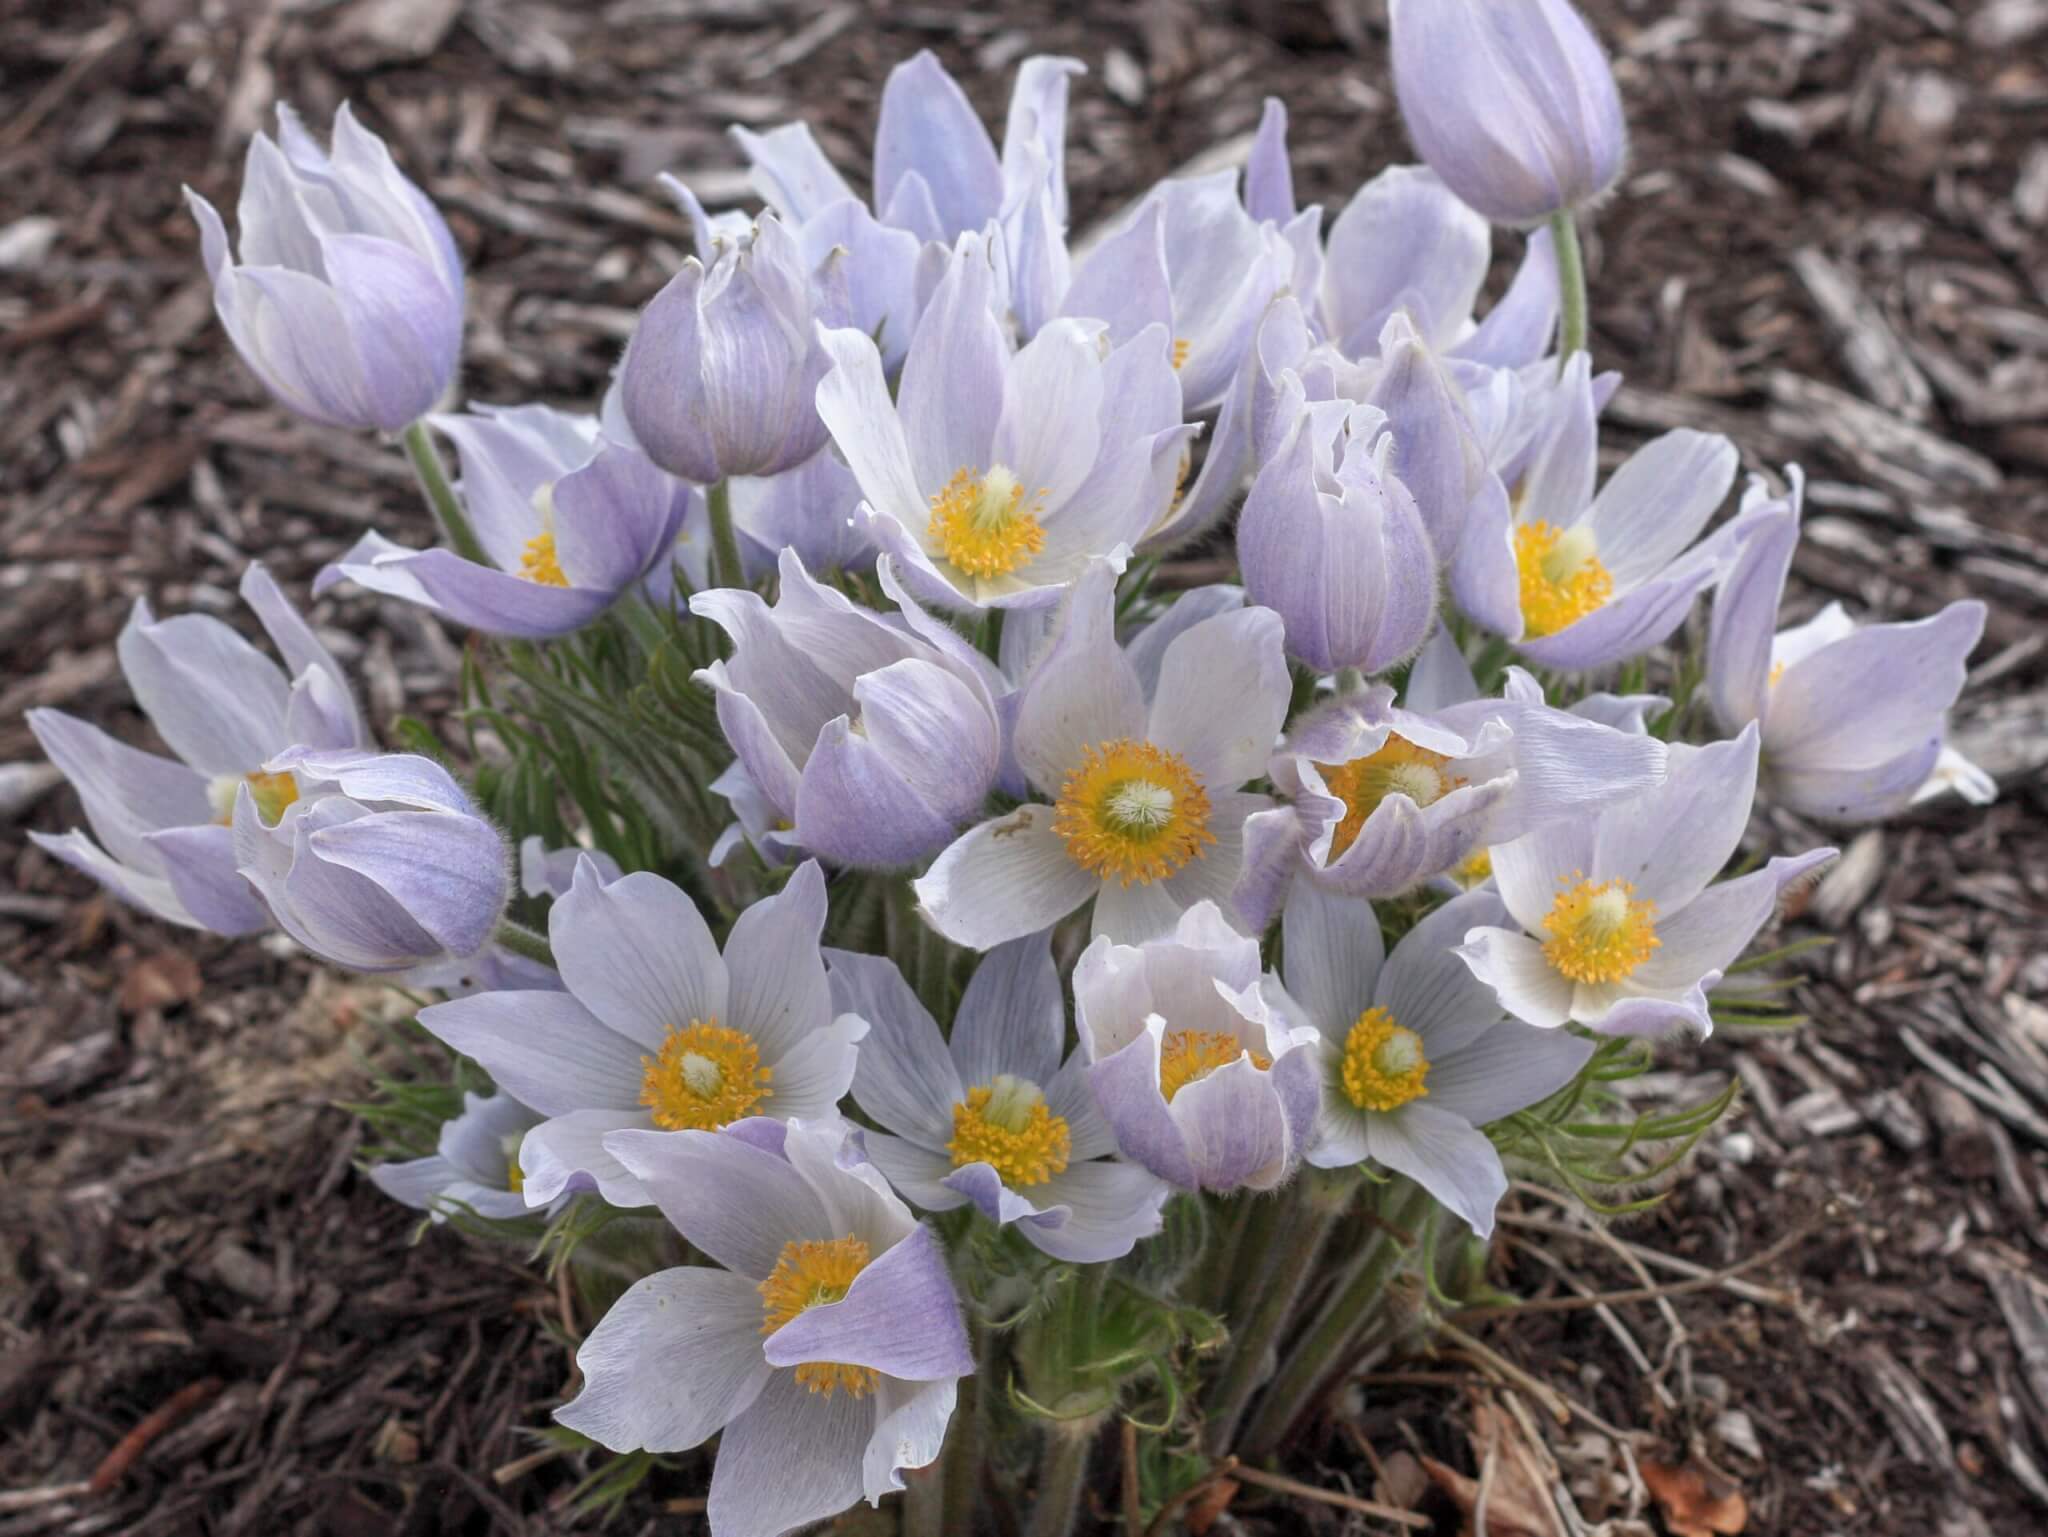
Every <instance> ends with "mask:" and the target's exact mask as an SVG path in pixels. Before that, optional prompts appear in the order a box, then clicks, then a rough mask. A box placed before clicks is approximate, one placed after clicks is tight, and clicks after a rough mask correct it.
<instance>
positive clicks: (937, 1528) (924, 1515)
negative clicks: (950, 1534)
mask: <svg viewBox="0 0 2048 1537" xmlns="http://www.w3.org/2000/svg"><path fill="white" fill-rule="evenodd" d="M951 1461H952V1459H951V1458H949V1457H945V1456H944V1455H943V1454H942V1455H941V1457H940V1459H939V1460H938V1461H936V1462H934V1463H932V1464H931V1465H930V1466H929V1467H923V1468H905V1469H904V1470H903V1520H902V1522H901V1525H900V1531H901V1533H902V1537H945V1534H946V1532H947V1530H948V1528H947V1526H946V1488H947V1485H948V1483H949V1482H950V1480H951V1479H952V1478H953V1477H954V1476H956V1475H957V1474H959V1473H960V1472H962V1471H963V1470H962V1469H960V1468H957V1467H953V1466H951V1465H950V1464H951Z"/></svg>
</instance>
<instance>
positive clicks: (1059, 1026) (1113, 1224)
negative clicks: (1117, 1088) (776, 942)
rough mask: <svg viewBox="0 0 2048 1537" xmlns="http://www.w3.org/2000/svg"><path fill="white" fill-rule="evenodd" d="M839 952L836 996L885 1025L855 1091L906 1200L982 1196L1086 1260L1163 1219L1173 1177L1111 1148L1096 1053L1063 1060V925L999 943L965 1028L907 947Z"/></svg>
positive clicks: (865, 1057)
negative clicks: (901, 965)
mask: <svg viewBox="0 0 2048 1537" xmlns="http://www.w3.org/2000/svg"><path fill="white" fill-rule="evenodd" d="M825 954H826V960H827V962H828V963H829V966H830V971H831V978H832V1001H833V1004H834V1006H835V1007H837V1008H839V1009H840V1010H842V1011H843V1012H845V1013H849V1014H857V1015H859V1016H860V1017H861V1018H862V1019H865V1020H867V1021H868V1022H869V1025H870V1027H871V1029H870V1033H869V1035H868V1037H867V1039H866V1040H865V1041H864V1042H863V1043H862V1044H861V1049H860V1062H859V1065H858V1066H857V1067H856V1069H855V1071H854V1075H853V1097H854V1101H855V1102H856V1103H857V1104H858V1105H859V1106H860V1107H861V1109H862V1110H864V1111H865V1112H867V1114H868V1115H869V1116H870V1117H871V1118H872V1119H874V1120H875V1121H876V1122H877V1123H878V1124H880V1125H882V1126H886V1127H887V1128H888V1129H889V1132H890V1133H892V1134H893V1135H884V1134H882V1133H878V1132H869V1133H868V1134H867V1139H866V1140H867V1150H868V1157H869V1158H871V1159H873V1160H874V1163H875V1166H876V1167H877V1168H879V1169H880V1170H881V1171H882V1172H883V1173H884V1174H886V1175H887V1176H888V1177H889V1183H890V1184H892V1185H894V1186H895V1187H896V1189H897V1190H898V1191H899V1192H900V1193H901V1194H902V1195H903V1196H904V1197H905V1198H906V1199H908V1200H909V1201H911V1202H913V1203H914V1204H916V1205H918V1206H921V1207H923V1208H924V1209H925V1210H926V1211H950V1210H952V1209H953V1208H955V1207H958V1206H965V1205H967V1204H969V1203H970V1202H971V1203H972V1204H973V1205H974V1207H975V1209H976V1210H978V1211H979V1212H980V1213H981V1214H982V1215H983V1216H984V1217H986V1218H988V1220H989V1221H991V1222H995V1223H999V1224H1008V1223H1013V1222H1014V1223H1015V1224H1016V1225H1017V1231H1018V1232H1020V1233H1022V1234H1023V1235H1024V1236H1025V1237H1026V1238H1027V1239H1029V1240H1030V1241H1031V1242H1032V1243H1033V1244H1034V1245H1036V1246H1037V1247H1038V1248H1040V1249H1042V1250H1044V1251H1045V1252H1046V1253H1047V1254H1050V1255H1052V1256H1053V1257H1054V1258H1055V1259H1063V1260H1067V1261H1070V1262H1072V1263H1074V1264H1095V1263H1099V1262H1101V1261H1105V1260H1113V1259H1119V1258H1121V1257H1122V1256H1124V1255H1125V1254H1128V1253H1129V1252H1130V1251H1131V1247H1132V1245H1134V1244H1135V1243H1137V1242H1138V1240H1139V1239H1141V1238H1149V1237H1150V1236H1151V1235H1152V1234H1154V1233H1156V1232H1158V1231H1159V1209H1160V1207H1161V1206H1162V1205H1164V1204H1165V1201H1166V1196H1167V1187H1166V1186H1165V1185H1163V1184H1161V1183H1160V1182H1159V1181H1158V1180H1157V1179H1155V1178H1154V1177H1153V1176H1152V1175H1151V1174H1148V1173H1147V1172H1146V1171H1145V1170H1144V1169H1142V1168H1139V1167H1138V1166H1137V1165H1136V1164H1130V1163H1124V1162H1121V1161H1119V1160H1117V1159H1115V1158H1113V1157H1112V1156H1110V1155H1112V1154H1113V1153H1115V1151H1116V1137H1115V1136H1114V1134H1112V1133H1111V1131H1110V1129H1109V1124H1108V1122H1106V1121H1105V1120H1103V1118H1102V1113H1101V1112H1100V1111H1099V1110H1097V1109H1096V1107H1095V1101H1094V1099H1093V1098H1092V1097H1091V1095H1090V1094H1089V1092H1088V1079H1087V1063H1086V1061H1085V1060H1084V1059H1083V1058H1082V1056H1081V1055H1080V1053H1078V1052H1077V1053H1075V1054H1074V1055H1073V1056H1071V1057H1069V1058H1068V1059H1067V1060H1066V1062H1065V1063H1064V1064H1062V1063H1061V1061H1060V1047H1061V1044H1062V1043H1063V1042H1064V1041H1065V1039H1066V1033H1067V1015H1066V1009H1065V1006H1064V1005H1063V1004H1062V1002H1061V999H1060V978H1059V972H1058V970H1057V969H1056V968H1055V967H1054V966H1053V961H1052V947H1051V945H1050V943H1049V936H1048V935H1046V934H1037V935H1033V936H1032V937H1031V938H1029V939H1019V940H1013V941H1011V942H1010V943H1009V944H1006V945H998V946H997V947H996V948H995V949H993V950H991V951H989V953H988V954H987V955H986V956H985V957H984V958H983V959H982V962H981V965H980V966H979V967H978V968H977V969H976V971H975V973H974V979H973V980H972V981H971V982H969V983H968V985H967V992H966V995H965V996H964V997H962V998H961V1000H960V1008H959V1012H958V1013H957V1014H955V1016H954V1018H953V1031H952V1037H951V1039H950V1040H948V1039H947V1038H946V1037H944V1036H941V1035H940V1033H939V1027H938V1024H937V1022H936V1021H934V1020H933V1019H932V1017H931V1015H930V1013H928V1012H927V1011H926V1009H925V1007H924V1005H923V1004H922V1003H920V1002H918V999H917V995H916V994H915V993H913V992H912V991H911V990H910V988H909V986H908V985H907V984H906V983H905V982H904V980H903V976H902V973H900V972H899V971H898V970H897V969H896V966H895V963H894V962H892V961H890V960H888V959H886V958H884V957H882V956H876V955H856V954H853V953H851V952H849V951H844V950H828V951H827V952H826V953H825Z"/></svg>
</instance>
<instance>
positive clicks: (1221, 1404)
mask: <svg viewBox="0 0 2048 1537" xmlns="http://www.w3.org/2000/svg"><path fill="white" fill-rule="evenodd" d="M1358 1178H1359V1176H1358V1171H1357V1170H1356V1169H1310V1170H1308V1171H1306V1172H1305V1173H1304V1174H1303V1175H1302V1177H1301V1179H1300V1180H1299V1181H1298V1183H1297V1184H1296V1187H1295V1188H1296V1191H1297V1192H1298V1194H1297V1195H1296V1196H1295V1198H1294V1200H1293V1201H1292V1203H1291V1206H1292V1210H1291V1211H1290V1212H1289V1217H1290V1218H1291V1220H1290V1221H1288V1222H1286V1223H1284V1224H1283V1225H1282V1227H1281V1230H1280V1233H1279V1235H1278V1237H1279V1240H1280V1241H1279V1242H1278V1243H1277V1244H1275V1245H1269V1246H1268V1247H1267V1249H1266V1252H1265V1254H1264V1255H1263V1256H1262V1257H1261V1269H1262V1270H1263V1272H1264V1274H1265V1277H1266V1279H1265V1284H1264V1285H1263V1286H1262V1287H1259V1288H1257V1289H1255V1290H1253V1291H1251V1292H1245V1291H1242V1290H1241V1291H1240V1292H1239V1295H1240V1296H1245V1295H1249V1296H1253V1297H1255V1298H1256V1299H1257V1300H1256V1301H1255V1302H1254V1303H1253V1304H1252V1308H1251V1313H1250V1316H1249V1317H1248V1318H1246V1320H1245V1321H1244V1324H1243V1326H1242V1327H1241V1328H1233V1329H1232V1330H1231V1333H1232V1336H1233V1338H1232V1339H1231V1342H1230V1355H1229V1359H1228V1361H1227V1362H1226V1364H1225V1365H1224V1368H1223V1375H1222V1377H1221V1378H1220V1379H1219V1380H1218V1381H1217V1384H1216V1387H1215V1388H1214V1390H1213V1391H1212V1392H1211V1394H1210V1395H1209V1403H1208V1404H1207V1405H1206V1406H1205V1407H1206V1416H1205V1417H1206V1419H1207V1421H1208V1428H1207V1431H1206V1433H1205V1436H1204V1440H1205V1441H1206V1443H1207V1445H1208V1448H1209V1452H1210V1454H1211V1455H1212V1456H1218V1457H1220V1456H1222V1455H1223V1454H1224V1453H1225V1452H1226V1451H1228V1450H1229V1449H1230V1440H1231V1437H1232V1436H1233V1435H1235V1434H1236V1433H1237V1424H1238V1421H1239V1420H1240V1419H1241V1418H1243V1416H1244V1411H1245V1406H1246V1405H1247V1404H1248V1403H1249V1402H1250V1401H1251V1396H1252V1394H1253V1392H1254V1391H1255V1390H1256V1389H1257V1388H1258V1385H1259V1381H1260V1378H1261V1377H1262V1375H1263V1374H1264V1372H1265V1366H1266V1356H1267V1354H1268V1352H1270V1351H1271V1350H1272V1348H1273V1346H1274V1343H1275V1342H1276V1341H1277V1340H1278V1339H1279V1337H1280V1332H1281V1330H1282V1329H1284V1328H1285V1327H1286V1325H1287V1320H1288V1319H1289V1318H1290V1317H1291V1316H1292V1315H1293V1312H1294V1307H1295V1304H1296V1303H1297V1302H1298V1301H1300V1299H1301V1294H1302V1290H1303V1288H1305V1287H1306V1286H1307V1285H1308V1280H1309V1277H1310V1276H1311V1275H1312V1274H1313V1273H1314V1272H1315V1268H1316V1260H1317V1258H1318V1257H1319V1256H1320V1255H1321V1254H1322V1252H1323V1244H1324V1243H1325V1242H1326V1241H1327V1240H1328V1238H1329V1236H1330V1229H1331V1228H1332V1227H1334V1226H1335V1225H1336V1223H1337V1219H1338V1218H1339V1217H1342V1216H1343V1215H1344V1213H1345V1212H1346V1211H1347V1210H1349V1209H1350V1206H1351V1202H1352V1198H1353V1197H1354V1196H1355V1195H1356V1194H1357V1191H1358ZM1274 1204H1275V1205H1278V1204H1279V1203H1278V1202H1275V1203H1274Z"/></svg>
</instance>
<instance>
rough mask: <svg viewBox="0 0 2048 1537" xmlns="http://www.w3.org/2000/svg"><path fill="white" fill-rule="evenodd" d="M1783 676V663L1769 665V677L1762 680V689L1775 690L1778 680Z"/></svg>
mask: <svg viewBox="0 0 2048 1537" xmlns="http://www.w3.org/2000/svg"><path fill="white" fill-rule="evenodd" d="M1784 676H1785V664H1784V663H1783V662H1773V663H1771V675H1770V676H1769V677H1768V678H1766V679H1764V687H1765V688H1776V687H1777V686H1778V680H1779V679H1780V678H1782V677H1784Z"/></svg>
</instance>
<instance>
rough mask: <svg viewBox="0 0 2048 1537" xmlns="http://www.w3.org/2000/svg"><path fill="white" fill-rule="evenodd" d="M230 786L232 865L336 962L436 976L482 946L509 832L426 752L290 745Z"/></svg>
mask: <svg viewBox="0 0 2048 1537" xmlns="http://www.w3.org/2000/svg"><path fill="white" fill-rule="evenodd" d="M234 797H235V798H234V811H233V816H232V823H231V831H232V833H233V839H234V857H235V868H236V870H237V871H238V872H239V873H240V874H241V875H242V876H243V878H244V879H246V880H247V881H248V882H249V884H250V885H252V886H254V887H255V888H256V890H257V891H259V892H260V893H262V896H263V899H264V901H265V902H267V903H269V904H270V911H271V913H272V914H273V915H274V916H275V917H276V919H277V922H278V926H279V927H280V928H282V929H283V930H284V931H285V932H286V933H287V934H289V935H290V936H291V937H292V938H293V939H295V940H297V941H298V942H299V943H300V944H302V945H304V946H305V947H306V948H307V949H308V950H310V951H312V952H313V953H314V954H315V955H317V956H319V957H320V958H321V959H322V960H325V961H328V962H330V963H332V964H333V965H336V966H340V967H343V968H345V969H347V970H349V971H371V972H389V971H413V970H415V969H417V968H421V967H425V968H428V972H427V975H428V976H430V977H435V978H438V977H439V976H441V975H442V974H444V968H446V967H447V966H448V965H449V963H450V962H451V961H452V962H464V961H468V960H471V959H472V958H480V957H481V956H482V953H483V951H484V949H485V947H486V946H487V945H488V944H489V943H490V940H491V936H492V934H493V933H494V932H495V931H496V929H497V927H498V920H499V919H500V918H501V917H503V916H504V912H505V904H506V902H507V901H508V900H509V899H510V897H511V886H512V882H511V857H510V854H509V851H508V850H507V849H506V847H505V840H504V836H503V835H502V834H501V833H500V832H499V831H498V829H497V828H496V827H494V826H493V825H492V824H491V823H490V821H489V820H488V819H487V818H486V817H485V816H484V815H483V814H482V813H481V812H480V811H478V810H477V808H476V806H475V805H474V804H473V803H472V802H471V800H470V798H469V797H468V796H467V795H466V794H464V793H463V790H462V787H461V786H460V785H458V784H457V783H456V782H455V780H454V779H453V778H452V777H451V776H450V775H449V773H448V771H447V770H446V769H444V768H442V767H441V765H440V764H438V763H436V762H434V761H433V760H432V759H431V758H422V757H418V756H415V755H413V754H411V753H377V752H368V751H362V750H348V751H339V752H314V751H310V750H308V749H305V748H293V749H292V750H290V751H288V752H285V753H281V754H279V755H278V756H277V757H275V758H272V759H271V760H270V761H269V762H267V763H265V764H264V765H263V772H262V774H260V775H251V776H249V777H248V778H245V779H244V780H242V781H241V783H239V784H238V785H236V787H235V792H234ZM462 969H463V968H461V967H460V966H458V967H457V968H456V971H457V972H460V971H461V970H462Z"/></svg>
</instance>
